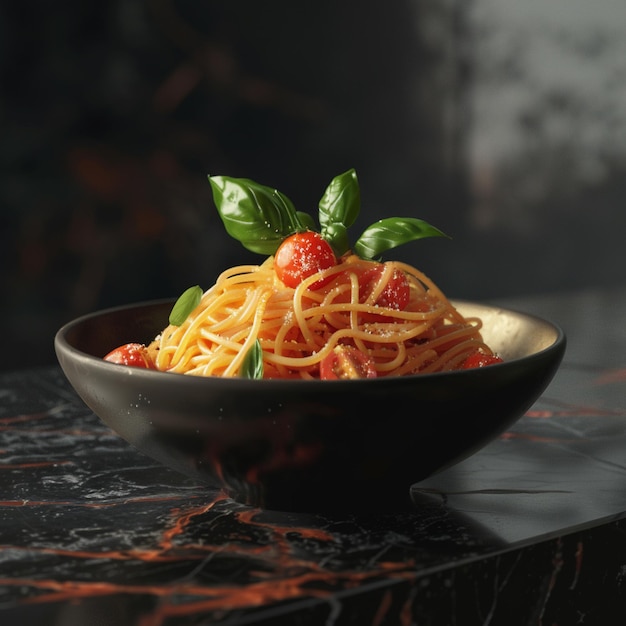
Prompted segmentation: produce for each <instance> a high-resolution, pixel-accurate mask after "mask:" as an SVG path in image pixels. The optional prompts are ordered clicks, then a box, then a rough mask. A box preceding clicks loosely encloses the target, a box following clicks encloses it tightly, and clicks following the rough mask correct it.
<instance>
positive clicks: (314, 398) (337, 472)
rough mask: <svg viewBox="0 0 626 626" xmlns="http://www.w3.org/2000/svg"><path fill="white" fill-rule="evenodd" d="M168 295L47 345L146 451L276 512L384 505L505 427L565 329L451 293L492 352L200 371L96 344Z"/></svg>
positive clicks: (559, 346) (109, 342)
mask: <svg viewBox="0 0 626 626" xmlns="http://www.w3.org/2000/svg"><path fill="white" fill-rule="evenodd" d="M172 304H173V301H171V300H168V301H159V302H149V303H142V304H135V305H132V306H125V307H119V308H114V309H109V310H105V311H102V312H98V313H94V314H91V315H86V316H84V317H81V318H79V319H77V320H75V321H72V322H70V323H68V324H66V325H65V326H63V327H62V328H61V329H60V330H59V331H58V333H57V335H56V337H55V349H56V353H57V356H58V359H59V362H60V364H61V367H62V369H63V371H64V372H65V375H66V376H67V378H68V380H69V381H70V383H71V384H72V385H73V387H74V389H75V390H76V391H77V392H78V394H79V395H80V397H81V398H82V399H83V400H84V402H85V403H86V404H87V405H88V407H89V408H90V409H91V410H92V411H93V412H94V413H95V414H96V415H98V416H99V417H100V418H101V419H102V421H103V422H105V423H106V424H107V425H108V426H110V427H111V428H112V429H113V430H115V431H116V432H117V433H118V434H119V435H121V436H122V437H123V438H124V439H126V440H127V441H128V442H129V443H130V444H132V445H133V446H135V447H136V448H137V449H139V450H140V451H142V452H144V453H145V454H147V455H149V456H150V457H152V458H154V459H157V460H158V461H160V462H162V463H164V464H165V465H168V466H170V467H172V468H174V469H176V470H179V471H181V472H183V473H185V474H187V475H190V476H192V477H194V478H196V479H200V480H201V481H204V482H206V483H208V485H210V486H212V487H215V488H219V489H222V490H224V491H225V492H226V493H227V494H228V495H229V496H230V497H231V498H233V499H235V500H237V501H239V502H241V503H245V504H249V505H252V506H261V507H265V508H268V509H274V510H282V511H307V512H312V513H314V512H320V511H323V510H326V511H330V510H337V511H338V510H349V511H368V510H372V511H381V510H384V511H392V510H394V509H397V510H405V509H406V507H407V505H410V486H411V485H412V484H413V483H415V482H417V481H420V480H422V479H424V478H426V477H428V476H429V475H431V474H433V473H436V472H438V471H440V470H442V469H444V468H446V467H448V466H450V465H452V464H454V463H457V462H458V461H460V460H462V459H464V458H466V457H467V456H469V455H471V454H473V453H474V452H476V451H477V450H478V449H480V448H481V447H483V446H484V445H485V444H487V443H488V442H489V441H490V440H492V439H494V438H495V437H497V436H498V435H499V434H500V433H502V432H503V431H504V430H506V429H507V428H508V427H509V426H510V425H511V424H512V423H513V422H515V421H516V420H517V419H518V418H519V417H521V416H522V415H523V414H524V413H525V412H526V410H527V409H528V408H530V406H531V405H532V404H533V403H534V402H535V400H536V399H537V398H538V397H539V395H540V394H541V393H542V392H543V390H544V389H545V388H546V386H547V385H548V383H549V382H550V380H551V379H552V377H553V376H554V374H555V372H556V370H557V368H558V366H559V364H560V361H561V359H562V357H563V354H564V351H565V343H566V341H565V336H564V334H563V332H562V330H561V329H560V328H558V327H557V326H555V325H554V324H552V323H550V322H548V321H546V320H542V319H539V318H537V317H534V316H532V315H527V314H524V313H520V312H516V311H511V310H506V309H502V308H497V307H492V306H486V305H480V304H472V303H468V302H455V303H454V304H455V305H456V306H457V307H458V309H459V310H460V311H461V313H463V314H464V315H472V316H474V315H477V316H480V317H481V318H482V319H483V321H484V330H483V335H484V337H485V339H486V341H487V343H488V344H490V345H491V346H492V347H493V348H494V349H495V350H496V351H497V352H498V353H499V354H500V355H501V356H502V357H503V359H504V360H505V362H504V363H502V364H498V365H492V366H489V367H483V368H478V369H473V370H463V371H456V372H449V373H437V374H423V375H417V376H406V377H396V378H377V379H362V380H343V381H342V380H335V381H293V380H251V379H241V378H201V377H196V376H185V375H181V374H171V373H165V372H157V371H154V370H145V369H139V368H132V367H125V366H120V365H115V364H112V363H109V362H106V361H104V360H103V359H102V357H103V356H104V355H105V354H106V353H107V352H109V351H110V350H112V349H113V348H115V347H117V346H118V345H121V344H124V343H128V342H137V341H138V342H144V343H148V342H149V341H151V340H152V339H153V338H154V336H155V335H157V334H158V333H159V332H160V331H161V330H162V329H163V328H164V327H165V326H166V325H167V319H168V315H169V312H170V310H171V307H172Z"/></svg>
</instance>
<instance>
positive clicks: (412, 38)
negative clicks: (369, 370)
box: [0, 0, 626, 369]
mask: <svg viewBox="0 0 626 626" xmlns="http://www.w3.org/2000/svg"><path fill="white" fill-rule="evenodd" d="M0 81H1V82H0V162H1V166H0V233H1V234H0V289H1V291H0V293H1V296H0V298H1V300H0V304H1V311H2V312H1V318H0V323H2V327H3V329H4V339H3V349H4V355H3V358H2V359H1V363H2V367H3V368H12V369H13V368H18V367H27V366H31V365H41V364H47V363H53V362H55V358H54V352H53V337H54V333H55V331H56V329H57V328H58V327H59V326H60V325H61V324H62V323H64V322H66V321H68V320H70V319H72V318H73V317H76V316H78V315H81V314H83V313H86V312H90V311H93V310H96V309H99V308H103V307H108V306H112V305H118V304H126V303H130V302H135V301H139V300H145V299H152V298H161V297H174V296H177V295H178V294H179V293H180V292H181V291H182V290H183V289H185V288H186V287H188V286H189V285H191V284H200V285H201V286H203V287H204V288H207V287H208V286H210V284H211V283H212V282H213V280H214V278H215V277H216V275H217V273H218V272H219V271H221V270H222V269H224V268H225V267H227V266H229V265H233V264H238V263H242V262H246V261H260V260H261V259H260V257H256V256H254V255H251V254H250V253H247V252H246V251H245V250H244V249H243V248H242V247H241V246H240V244H238V243H237V242H235V241H234V240H232V239H230V238H229V237H228V235H226V233H225V231H224V229H223V227H222V225H221V222H220V221H219V218H218V216H217V213H216V211H215V207H214V205H213V203H212V199H211V194H210V188H209V184H208V182H207V179H206V177H207V175H208V174H225V175H230V176H244V177H247V178H252V179H254V180H256V181H258V182H261V183H263V184H266V185H269V186H272V187H276V188H278V189H280V190H281V191H283V192H284V193H286V194H287V195H288V196H289V197H290V198H291V199H292V200H293V201H294V203H295V204H296V206H297V207H298V208H299V209H301V210H306V211H313V212H315V211H316V210H317V201H318V200H319V198H320V197H321V195H322V193H323V190H324V188H325V187H326V185H327V184H328V182H330V180H331V178H332V177H333V176H335V175H337V174H339V173H341V172H344V171H345V170H347V169H349V168H352V167H354V168H356V170H357V174H358V176H359V180H360V184H361V191H362V202H363V208H362V216H361V219H360V221H359V224H358V225H357V227H356V228H355V229H354V230H355V232H358V230H359V228H358V226H361V227H364V226H365V225H367V224H369V223H371V222H373V221H374V220H376V219H378V218H380V217H384V216H390V215H413V216H416V217H421V218H423V219H426V220H427V221H429V222H431V223H433V224H434V225H436V226H438V227H439V228H441V229H443V230H444V231H446V232H447V233H448V234H449V235H450V236H451V237H452V239H450V240H441V239H436V240H427V241H423V242H419V243H414V244H409V245H408V246H406V247H403V248H399V249H398V251H397V253H394V255H393V256H395V257H399V258H402V259H403V260H407V261H409V262H411V263H413V264H414V265H416V266H418V267H420V268H421V269H423V270H424V271H425V272H426V273H427V274H429V275H430V276H431V278H433V279H434V280H435V281H436V282H437V283H438V284H439V285H440V286H441V287H442V289H443V290H444V291H445V292H446V293H447V294H448V295H449V296H451V297H455V298H468V299H473V300H490V299H491V300H493V299H499V298H506V297H509V296H517V295H523V294H527V293H530V294H536V293H544V292H549V291H550V292H553V291H565V290H570V289H574V288H580V287H582V288H594V287H596V286H599V285H605V284H607V285H609V284H610V285H620V284H625V285H626V264H625V263H624V261H625V260H626V255H625V253H624V243H623V239H624V233H625V232H626V228H625V227H626V210H625V209H626V207H625V206H624V204H625V202H624V199H625V198H626V3H624V2H623V1H622V0H618V1H613V0H596V1H595V2H593V3H588V2H582V1H575V0H545V1H542V2H537V1H535V2H524V3H520V2H515V1H514V0H498V1H496V0H471V1H470V0H467V1H458V2H441V1H439V0H425V1H419V0H391V1H390V2H386V3H380V2H370V1H367V0H366V1H363V0H359V1H357V0H339V1H336V0H334V1H331V0H318V1H317V2H315V3H299V2H293V1H287V0H274V1H269V2H258V1H257V0H229V1H228V2H214V1H212V0H205V1H198V0H109V1H108V2H102V3H89V2H82V1H78V0H65V1H63V2H60V3H51V2H45V1H44V0H28V1H27V2H13V3H8V2H5V3H2V4H1V5H0Z"/></svg>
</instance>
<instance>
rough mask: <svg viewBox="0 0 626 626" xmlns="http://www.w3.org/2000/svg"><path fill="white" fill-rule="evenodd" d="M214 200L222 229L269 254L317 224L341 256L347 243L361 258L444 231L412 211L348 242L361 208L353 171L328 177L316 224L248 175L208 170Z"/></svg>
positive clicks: (275, 191) (249, 247)
mask: <svg viewBox="0 0 626 626" xmlns="http://www.w3.org/2000/svg"><path fill="white" fill-rule="evenodd" d="M209 183H210V184H211V188H212V190H213V200H214V202H215V205H216V207H217V211H218V213H219V215H220V217H221V218H222V221H223V223H224V226H225V227H226V232H227V233H228V234H229V235H230V236H231V237H233V238H234V239H236V240H237V241H239V242H240V243H241V244H242V245H243V246H244V247H245V248H247V249H248V250H251V251H252V252H258V253H260V254H265V255H268V256H269V255H272V254H274V253H275V252H276V250H277V249H278V246H280V244H281V243H282V241H283V240H284V239H285V238H286V237H288V236H289V235H292V234H293V233H296V232H302V231H304V230H316V231H317V232H319V233H320V234H321V235H322V236H323V237H324V239H326V240H327V241H328V242H329V243H330V245H331V246H332V247H333V249H334V250H335V252H336V253H337V254H338V255H339V256H341V255H343V254H345V253H346V252H348V251H349V250H350V249H351V248H352V250H353V252H354V254H357V255H358V256H360V257H361V258H363V259H375V258H378V257H379V256H380V255H381V254H382V253H383V252H386V251H387V250H390V249H392V248H396V247H397V246H399V245H402V244H404V243H408V242H410V241H416V240H417V239H424V238H425V237H447V235H445V234H444V233H443V232H441V231H440V230H439V229H438V228H435V227H434V226H431V225H430V224H428V223H427V222H425V221H423V220H419V219H417V218H413V217H388V218H385V219H383V220H380V221H378V222H376V223H374V224H372V225H371V226H369V227H368V228H366V229H365V231H364V232H363V234H362V235H361V236H360V237H359V238H358V239H357V240H356V243H355V244H354V246H353V247H352V246H351V245H350V241H349V238H348V228H349V227H350V226H352V225H353V224H354V222H355V221H356V219H357V217H358V215H359V212H360V210H361V194H360V189H359V183H358V180H357V176H356V172H355V170H354V169H350V170H348V171H347V172H344V173H343V174H340V175H339V176H335V178H333V179H332V181H331V182H330V184H329V185H328V187H327V188H326V190H325V192H324V195H323V196H322V198H321V200H320V201H319V205H318V220H319V226H316V225H315V221H314V220H313V218H312V217H311V216H310V215H308V214H307V213H303V212H300V211H296V209H295V207H294V205H293V203H292V202H291V200H289V198H287V196H285V195H284V194H282V193H280V192H279V191H277V190H276V189H272V188H271V187H266V186H264V185H260V184H259V183H255V182H254V181H251V180H249V179H247V178H232V177H229V176H209Z"/></svg>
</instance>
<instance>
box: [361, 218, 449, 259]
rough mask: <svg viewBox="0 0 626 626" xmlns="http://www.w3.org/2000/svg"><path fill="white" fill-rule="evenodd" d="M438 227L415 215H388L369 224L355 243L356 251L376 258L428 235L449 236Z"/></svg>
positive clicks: (366, 256)
mask: <svg viewBox="0 0 626 626" xmlns="http://www.w3.org/2000/svg"><path fill="white" fill-rule="evenodd" d="M447 236H448V235H446V234H445V233H442V232H441V231H440V230H439V229H438V228H435V227H434V226H431V225H430V224H429V223H428V222H425V221H424V220H420V219H417V218H415V217H388V218H386V219H382V220H378V222H375V223H374V224H372V225H371V226H368V227H367V228H366V229H365V231H364V232H363V234H362V235H361V236H360V237H359V239H358V240H357V242H356V243H355V244H354V252H355V253H356V254H358V255H359V256H360V257H361V258H364V259H375V258H377V257H379V256H380V255H381V254H382V253H383V252H386V251H387V250H391V249H392V248H396V247H398V246H399V245H401V244H403V243H408V242H409V241H415V240H417V239H424V238H426V237H447Z"/></svg>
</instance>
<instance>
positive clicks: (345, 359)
mask: <svg viewBox="0 0 626 626" xmlns="http://www.w3.org/2000/svg"><path fill="white" fill-rule="evenodd" d="M376 376H377V372H376V368H375V367H374V361H373V359H372V358H371V357H370V356H368V355H367V354H364V353H363V352H361V351H360V350H359V349H358V348H355V347H354V346H344V345H338V346H335V348H334V350H333V351H332V352H331V353H330V354H329V355H328V356H326V357H324V359H323V360H322V362H321V363H320V378H321V379H322V380H337V379H346V378H376Z"/></svg>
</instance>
